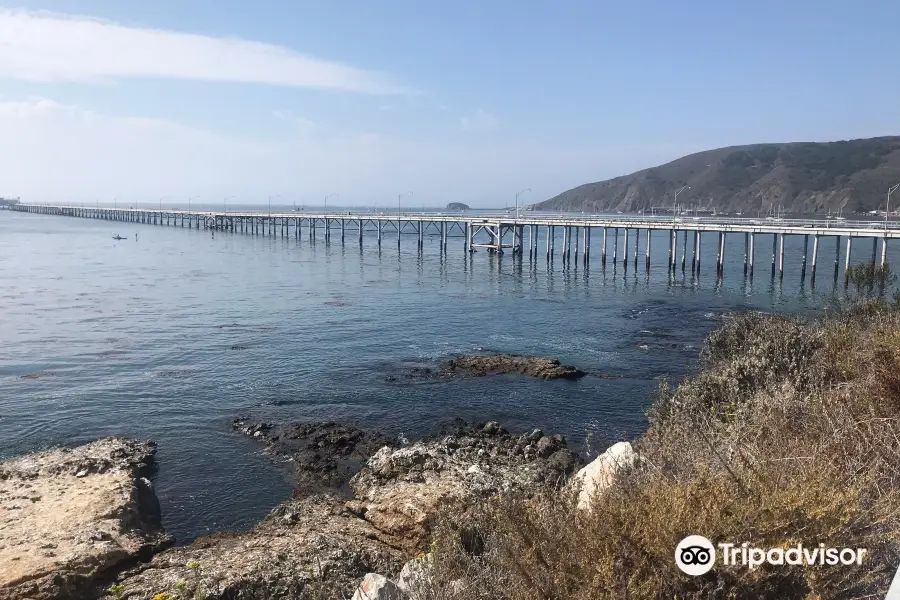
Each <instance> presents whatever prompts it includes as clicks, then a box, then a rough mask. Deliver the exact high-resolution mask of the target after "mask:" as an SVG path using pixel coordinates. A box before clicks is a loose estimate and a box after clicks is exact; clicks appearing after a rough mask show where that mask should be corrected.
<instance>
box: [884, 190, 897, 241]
mask: <svg viewBox="0 0 900 600" xmlns="http://www.w3.org/2000/svg"><path fill="white" fill-rule="evenodd" d="M897 188H900V183H898V184H897V185H895V186H894V187H892V188H890V189H888V197H887V206H886V207H885V209H884V229H885V231H887V222H888V215H889V214H891V194H893V193H894V192H896V191H897Z"/></svg>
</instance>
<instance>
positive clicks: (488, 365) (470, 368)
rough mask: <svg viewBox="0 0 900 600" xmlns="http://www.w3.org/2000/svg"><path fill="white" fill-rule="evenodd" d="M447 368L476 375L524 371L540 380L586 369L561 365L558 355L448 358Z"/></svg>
mask: <svg viewBox="0 0 900 600" xmlns="http://www.w3.org/2000/svg"><path fill="white" fill-rule="evenodd" d="M442 366H443V369H444V370H445V371H447V372H450V373H464V374H466V375H472V376H476V377H482V376H485V375H502V374H506V373H520V374H522V375H527V376H528V377H535V378H537V379H545V380H546V379H578V378H579V377H583V376H584V375H585V372H584V371H582V370H581V369H578V368H577V367H573V366H571V365H564V364H561V363H560V361H559V359H558V358H541V357H538V356H523V355H519V354H485V355H480V354H473V355H464V356H458V357H456V358H452V359H450V360H448V361H446V362H445V363H444V364H443V365H442Z"/></svg>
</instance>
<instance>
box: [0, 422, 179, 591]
mask: <svg viewBox="0 0 900 600" xmlns="http://www.w3.org/2000/svg"><path fill="white" fill-rule="evenodd" d="M155 452H156V446H155V445H154V444H153V443H152V442H139V441H135V440H130V439H126V438H107V439H104V440H100V441H97V442H93V443H91V444H86V445H84V446H79V447H78V448H74V449H56V450H50V451H47V452H39V453H36V454H30V455H27V456H23V457H20V458H15V459H12V460H8V461H5V462H3V463H0V566H2V568H0V600H21V599H23V598H35V599H40V598H78V597H92V593H93V592H91V590H92V589H93V588H94V587H95V586H96V584H97V582H101V581H104V580H105V579H107V578H109V577H111V576H113V575H114V574H115V573H116V572H117V571H119V570H121V569H122V568H124V567H127V566H129V565H130V564H133V563H135V562H136V561H140V560H148V559H149V558H150V557H151V556H152V555H153V554H155V553H158V552H160V551H161V550H163V549H165V548H167V547H168V546H170V545H171V544H172V542H173V539H172V538H171V536H169V535H167V534H166V533H165V531H163V529H162V527H161V525H160V510H159V502H158V500H157V498H156V494H155V493H154V491H153V486H152V484H151V483H150V481H149V479H147V478H146V475H147V474H148V469H149V468H150V466H151V464H152V462H153V456H154V454H155Z"/></svg>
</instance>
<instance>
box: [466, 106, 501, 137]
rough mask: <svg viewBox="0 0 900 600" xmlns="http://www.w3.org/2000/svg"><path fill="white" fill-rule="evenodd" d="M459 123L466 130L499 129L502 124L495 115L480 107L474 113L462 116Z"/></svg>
mask: <svg viewBox="0 0 900 600" xmlns="http://www.w3.org/2000/svg"><path fill="white" fill-rule="evenodd" d="M459 124H460V126H461V127H462V128H463V129H465V130H466V131H476V132H484V131H493V130H494V129H497V127H499V126H500V121H498V120H497V117H495V116H494V115H492V114H490V113H488V112H485V111H483V110H481V109H480V108H479V109H478V110H477V111H475V114H474V115H471V116H468V117H461V118H460V119H459Z"/></svg>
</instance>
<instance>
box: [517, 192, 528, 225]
mask: <svg viewBox="0 0 900 600" xmlns="http://www.w3.org/2000/svg"><path fill="white" fill-rule="evenodd" d="M530 191H531V188H525V189H524V190H522V191H520V192H516V220H518V218H519V196H521V195H522V194H524V193H525V192H530Z"/></svg>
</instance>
